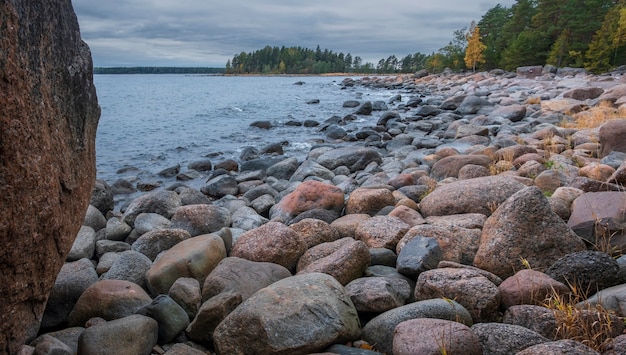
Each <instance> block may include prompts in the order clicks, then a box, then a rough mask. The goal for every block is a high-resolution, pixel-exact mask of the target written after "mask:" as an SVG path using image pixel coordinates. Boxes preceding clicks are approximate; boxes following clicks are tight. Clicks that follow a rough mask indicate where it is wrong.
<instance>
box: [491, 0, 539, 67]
mask: <svg viewBox="0 0 626 355" xmlns="http://www.w3.org/2000/svg"><path fill="white" fill-rule="evenodd" d="M535 7H536V2H535V1H534V0H518V1H517V3H515V4H514V5H513V6H512V7H511V13H512V15H511V19H510V21H508V22H507V23H506V24H505V25H504V26H503V28H502V41H503V42H504V43H507V44H508V46H507V47H506V48H504V49H503V50H502V54H501V59H500V65H499V66H500V67H501V68H504V69H507V70H511V69H514V68H516V67H518V66H522V65H529V64H528V60H530V59H529V58H520V54H521V53H519V52H522V51H524V49H525V48H527V47H526V46H527V45H532V43H530V42H529V36H528V34H527V31H528V30H530V26H531V23H532V18H533V16H534V14H535V12H536V8H535ZM520 37H521V38H520ZM531 53H532V51H531ZM524 57H528V54H526V55H524Z"/></svg>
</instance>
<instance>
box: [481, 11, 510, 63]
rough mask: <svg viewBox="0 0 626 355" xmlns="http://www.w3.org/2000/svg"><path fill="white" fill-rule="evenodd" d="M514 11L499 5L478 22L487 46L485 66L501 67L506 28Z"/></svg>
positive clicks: (505, 44)
mask: <svg viewBox="0 0 626 355" xmlns="http://www.w3.org/2000/svg"><path fill="white" fill-rule="evenodd" d="M511 15H512V11H511V9H508V8H506V7H503V6H502V5H500V4H498V5H496V6H495V7H493V8H491V9H489V10H488V11H487V12H486V13H485V14H484V15H483V17H482V18H481V19H480V21H479V22H478V27H480V36H481V38H482V40H483V43H484V44H485V46H486V48H485V52H484V55H485V65H484V66H486V67H487V68H491V69H492V68H496V67H498V66H499V65H500V60H501V58H502V51H503V50H504V48H506V46H507V43H506V37H505V33H504V28H505V26H506V24H507V22H508V21H510V20H511Z"/></svg>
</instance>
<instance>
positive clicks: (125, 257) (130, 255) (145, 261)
mask: <svg viewBox="0 0 626 355" xmlns="http://www.w3.org/2000/svg"><path fill="white" fill-rule="evenodd" d="M119 254H120V255H119V257H118V258H117V259H116V260H115V261H114V262H113V265H111V268H110V269H109V271H107V272H106V273H104V274H103V275H101V276H100V280H126V281H130V282H133V283H136V284H137V285H139V286H141V287H142V288H146V272H148V270H150V267H151V266H152V261H151V260H150V259H149V258H148V257H147V256H145V255H143V254H142V253H139V252H136V251H133V250H127V251H124V252H121V253H119Z"/></svg>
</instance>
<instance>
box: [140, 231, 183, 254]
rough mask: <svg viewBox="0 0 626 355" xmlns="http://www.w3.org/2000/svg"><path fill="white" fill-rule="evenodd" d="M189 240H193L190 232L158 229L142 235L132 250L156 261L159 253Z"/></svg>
mask: <svg viewBox="0 0 626 355" xmlns="http://www.w3.org/2000/svg"><path fill="white" fill-rule="evenodd" d="M189 238H191V236H190V235H189V232H187V231H186V230H184V229H157V230H153V231H150V232H147V233H145V234H142V235H141V237H139V238H138V239H137V240H136V241H135V242H134V243H133V245H132V246H131V249H132V250H134V251H136V252H139V253H142V254H143V255H145V256H147V257H148V259H150V260H152V261H154V259H156V257H157V255H159V253H161V252H163V251H165V250H168V249H170V248H172V247H173V246H174V245H176V244H178V243H180V242H182V241H183V240H187V239H189Z"/></svg>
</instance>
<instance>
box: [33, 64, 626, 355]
mask: <svg viewBox="0 0 626 355" xmlns="http://www.w3.org/2000/svg"><path fill="white" fill-rule="evenodd" d="M344 85H346V86H352V85H357V86H358V85H370V86H378V87H382V88H395V89H398V88H402V89H404V90H405V92H406V93H407V94H408V95H409V97H407V98H404V97H393V98H391V99H390V100H389V102H388V103H387V104H388V105H390V107H391V108H390V110H388V111H383V112H382V113H381V114H380V117H379V118H378V120H377V122H375V123H373V124H372V125H371V126H370V127H367V128H361V129H359V130H358V131H355V132H349V138H347V139H341V140H340V141H335V140H329V141H328V142H327V144H323V145H320V146H317V147H314V148H313V149H311V151H310V152H309V154H308V156H307V158H306V159H305V160H304V161H298V160H297V159H296V158H293V157H286V156H282V155H278V156H277V155H267V156H263V157H260V158H257V159H253V160H250V161H247V162H246V163H245V164H244V163H242V164H235V166H234V167H232V168H231V169H225V168H219V169H213V170H212V174H213V175H212V176H211V177H210V178H209V179H208V181H207V183H206V184H205V185H204V186H203V187H202V188H201V189H195V188H191V187H189V186H187V185H185V184H184V183H178V184H173V185H172V186H170V187H168V188H165V189H157V190H154V191H151V192H148V193H145V194H143V195H141V196H140V197H138V198H136V199H134V200H133V201H132V202H131V203H130V204H128V205H127V206H125V207H124V208H123V211H113V208H114V202H113V200H114V199H113V193H112V190H111V188H110V187H109V186H108V185H107V184H106V183H105V182H102V181H99V182H97V184H96V187H95V189H94V192H93V196H92V199H91V205H90V207H89V209H88V211H87V213H86V216H85V221H84V225H83V227H82V229H81V231H80V232H79V234H78V236H77V238H76V240H75V242H74V245H73V247H72V250H71V251H70V254H69V256H68V259H67V262H66V263H65V265H64V266H63V268H62V270H61V273H60V274H59V276H58V278H57V280H56V283H55V286H54V289H53V291H52V294H51V295H50V298H49V300H48V304H47V308H46V312H45V314H44V317H43V321H42V331H41V332H40V336H39V337H37V338H36V339H35V340H34V341H33V342H32V343H31V344H30V345H26V346H24V347H23V349H22V351H23V353H28V352H29V351H30V352H37V353H52V352H54V353H58V354H62V353H67V354H74V353H78V354H105V353H106V354H111V353H134V354H150V353H156V354H168V355H172V354H203V353H214V352H217V353H218V354H309V353H333V354H380V353H386V354H433V353H464V354H515V353H519V354H543V353H550V354H557V353H559V354H561V353H576V354H597V353H598V351H603V353H604V354H621V353H625V352H626V336H624V335H620V334H621V333H623V331H624V323H623V321H622V318H621V317H623V316H626V309H624V306H623V305H624V304H626V277H625V276H624V275H625V273H624V264H625V263H624V262H623V259H621V258H618V259H616V258H615V256H616V255H619V254H621V253H622V252H623V251H624V249H625V248H626V239H625V238H626V237H625V235H624V222H625V216H626V192H624V190H623V185H624V183H626V163H625V158H626V143H625V142H626V139H624V137H626V120H619V119H617V120H611V121H609V122H608V123H606V124H604V125H603V126H601V127H600V128H593V129H577V128H563V125H561V123H563V122H564V121H567V120H571V119H572V118H573V117H575V116H576V117H581V115H586V114H590V112H591V110H590V109H591V108H602V107H604V108H607V107H612V108H617V107H619V106H620V105H623V104H624V103H626V84H625V83H623V82H622V81H621V77H620V76H619V75H606V76H591V75H587V74H585V73H580V72H576V71H573V72H567V71H564V70H562V71H561V72H559V73H556V72H554V71H553V70H552V68H549V67H545V68H542V67H533V68H520V69H519V70H518V73H505V72H501V71H494V72H490V73H477V74H441V75H431V76H421V75H420V76H403V77H394V78H363V79H359V80H352V79H349V80H345V81H344ZM424 95H426V96H424ZM426 97H428V98H426ZM362 104H363V105H365V103H362ZM370 113H371V112H370ZM360 114H363V113H362V112H361V113H360ZM572 293H576V296H579V297H582V298H581V299H579V300H578V301H581V303H579V304H578V307H581V309H583V308H584V306H585V305H586V306H590V307H587V308H585V310H586V311H587V312H589V317H588V318H589V319H591V320H592V321H593V320H597V317H599V315H598V314H599V313H597V311H596V312H595V313H594V311H593V310H595V309H596V308H593V307H591V306H595V305H597V304H602V306H604V307H605V308H607V309H608V310H610V311H611V313H610V314H609V313H607V314H609V315H608V316H607V317H609V318H608V319H609V320H610V322H606V323H607V324H608V325H607V327H608V328H607V329H603V334H605V336H606V341H605V344H604V347H603V348H602V349H600V350H597V349H596V350H594V349H592V348H590V347H588V346H587V345H589V344H584V343H583V342H580V341H574V340H570V339H565V337H564V336H562V333H561V332H560V329H561V328H562V327H561V326H560V325H559V313H558V311H557V310H555V309H553V308H549V307H547V306H548V303H549V302H546V301H545V300H546V299H547V298H549V297H557V296H562V297H569V296H568V295H570V296H571V294H572ZM594 317H596V318H594Z"/></svg>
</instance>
